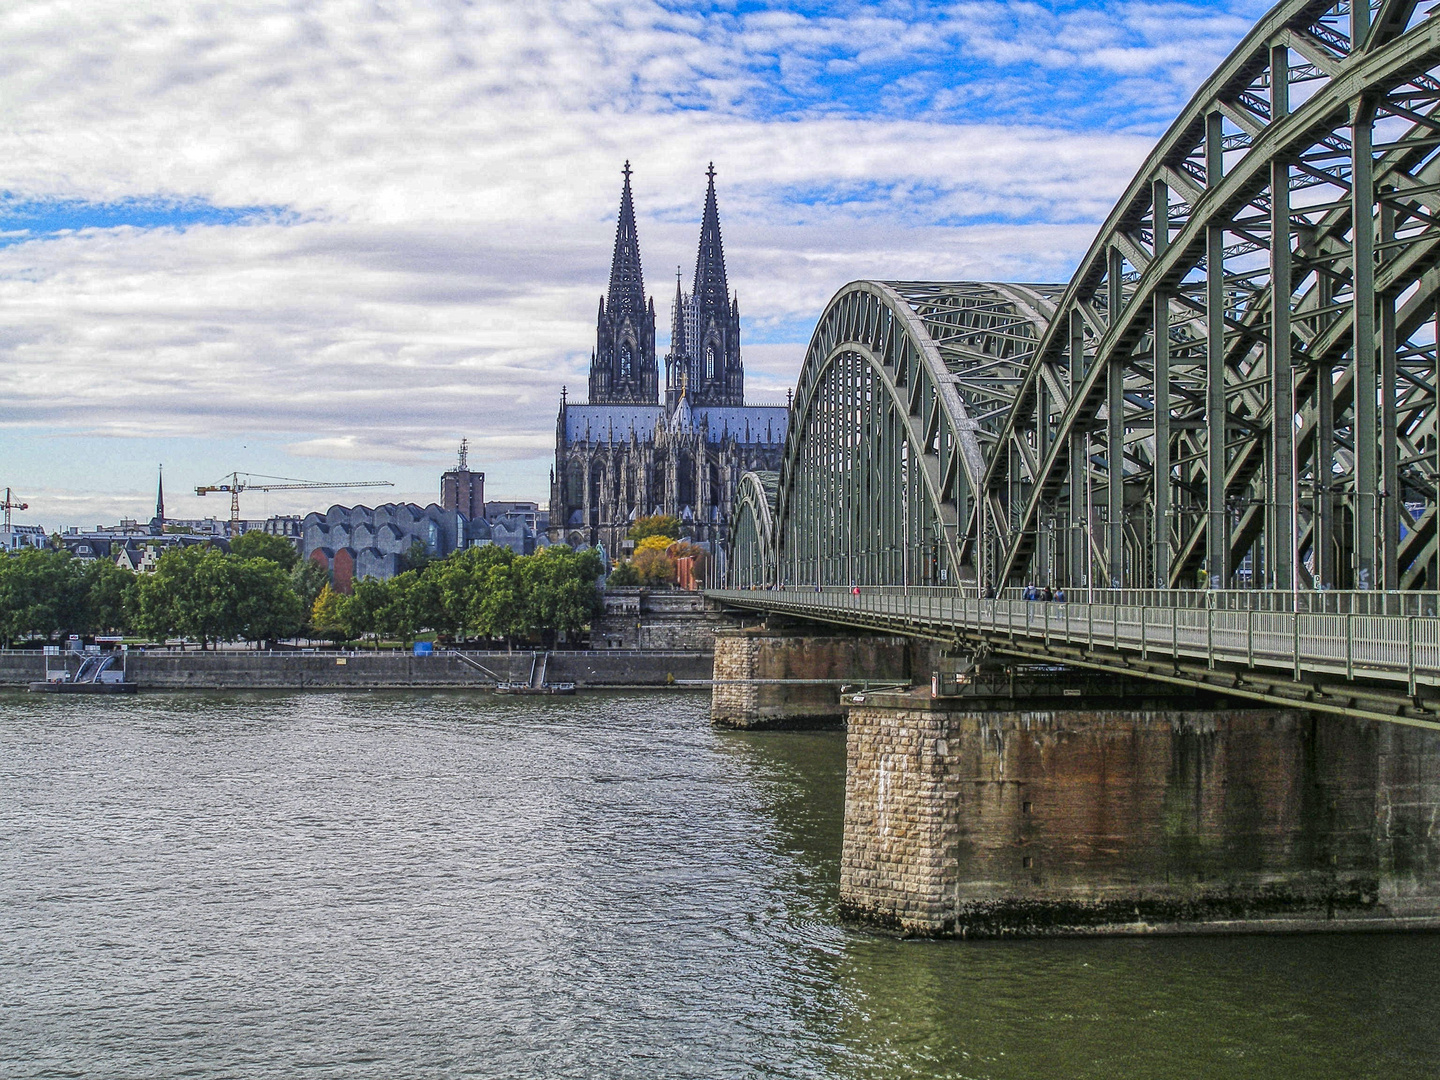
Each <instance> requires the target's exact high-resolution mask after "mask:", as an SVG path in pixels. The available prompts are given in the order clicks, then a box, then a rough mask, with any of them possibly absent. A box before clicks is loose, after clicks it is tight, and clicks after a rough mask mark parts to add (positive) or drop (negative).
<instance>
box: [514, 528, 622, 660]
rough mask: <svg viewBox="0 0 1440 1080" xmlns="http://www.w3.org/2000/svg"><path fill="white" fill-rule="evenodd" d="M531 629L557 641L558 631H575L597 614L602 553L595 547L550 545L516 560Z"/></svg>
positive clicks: (523, 601) (568, 632)
mask: <svg viewBox="0 0 1440 1080" xmlns="http://www.w3.org/2000/svg"><path fill="white" fill-rule="evenodd" d="M516 564H517V569H518V571H519V578H520V591H521V594H522V605H521V606H522V611H523V613H524V625H525V628H526V630H527V631H529V632H532V633H540V634H541V635H542V636H543V637H544V639H545V641H546V642H547V644H548V643H550V642H553V641H554V639H555V637H556V635H558V634H571V633H575V632H577V631H579V630H581V629H583V628H584V627H585V626H587V625H588V624H589V623H590V621H591V620H592V619H593V618H594V617H595V613H596V610H597V609H598V607H599V603H600V592H599V590H598V589H597V588H596V587H595V581H596V579H597V578H599V576H600V572H601V569H602V567H601V564H600V555H599V553H598V552H597V551H595V549H593V548H584V549H582V550H580V551H571V550H570V549H569V548H564V547H560V546H558V545H557V546H555V547H550V548H546V549H545V550H543V551H538V552H536V553H535V554H534V555H526V556H523V557H522V558H519V559H517V560H516Z"/></svg>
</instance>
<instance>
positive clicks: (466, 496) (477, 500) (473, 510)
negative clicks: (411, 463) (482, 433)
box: [440, 439, 485, 518]
mask: <svg viewBox="0 0 1440 1080" xmlns="http://www.w3.org/2000/svg"><path fill="white" fill-rule="evenodd" d="M440 505H441V506H442V507H444V508H445V509H446V510H458V511H459V512H460V513H462V514H464V515H465V516H466V517H467V518H483V517H484V516H485V474H484V473H483V472H471V471H470V440H468V439H461V440H460V456H459V461H458V463H457V464H456V466H455V468H453V469H450V470H449V471H448V472H444V473H441V474H440Z"/></svg>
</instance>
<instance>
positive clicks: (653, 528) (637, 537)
mask: <svg viewBox="0 0 1440 1080" xmlns="http://www.w3.org/2000/svg"><path fill="white" fill-rule="evenodd" d="M628 535H629V537H630V539H631V540H634V541H635V542H636V543H639V542H640V541H641V540H645V539H648V538H649V537H652V536H666V537H669V538H670V539H671V540H677V539H679V537H680V519H679V518H678V517H676V516H675V515H674V514H649V515H647V516H645V517H640V518H636V519H635V524H634V525H631V526H630V532H629V534H628Z"/></svg>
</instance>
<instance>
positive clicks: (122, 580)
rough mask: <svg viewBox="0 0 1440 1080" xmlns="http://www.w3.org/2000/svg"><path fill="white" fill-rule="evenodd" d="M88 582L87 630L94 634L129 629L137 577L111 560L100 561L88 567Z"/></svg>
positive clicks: (85, 574)
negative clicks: (127, 623) (129, 612)
mask: <svg viewBox="0 0 1440 1080" xmlns="http://www.w3.org/2000/svg"><path fill="white" fill-rule="evenodd" d="M84 579H85V628H86V629H87V630H88V631H90V632H91V633H93V634H103V633H113V632H117V631H120V630H123V629H125V626H126V608H127V605H128V602H129V598H130V594H131V592H132V591H133V590H134V588H135V575H134V574H133V573H131V572H130V571H129V570H126V569H125V568H124V567H120V566H116V565H115V564H114V563H112V562H111V561H110V560H108V559H96V560H95V561H94V562H92V563H90V564H89V565H88V566H86V567H85V570H84Z"/></svg>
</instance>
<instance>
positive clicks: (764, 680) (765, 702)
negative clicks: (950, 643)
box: [710, 627, 914, 728]
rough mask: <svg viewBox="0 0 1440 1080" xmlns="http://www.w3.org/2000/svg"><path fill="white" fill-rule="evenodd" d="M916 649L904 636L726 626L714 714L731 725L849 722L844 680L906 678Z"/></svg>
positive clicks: (719, 647)
mask: <svg viewBox="0 0 1440 1080" xmlns="http://www.w3.org/2000/svg"><path fill="white" fill-rule="evenodd" d="M911 653H912V646H911V642H909V641H908V640H907V639H906V638H901V637H876V636H861V635H851V636H839V635H835V636H827V637H817V636H808V635H805V634H803V633H799V632H797V631H793V630H791V631H784V630H768V629H764V628H761V627H754V628H749V629H743V630H740V629H733V630H721V631H720V632H718V633H717V634H716V635H715V674H714V678H715V683H714V687H713V689H712V690H711V697H710V719H711V721H712V722H713V723H715V724H717V725H719V726H721V727H734V728H765V727H801V726H804V727H815V726H832V725H838V724H840V723H842V722H843V721H844V712H845V711H844V708H843V707H842V706H841V704H840V688H841V686H842V685H843V684H844V683H846V682H852V683H854V682H860V681H862V680H866V679H869V680H885V681H895V682H906V683H908V682H909V680H910V678H911V668H912V667H913V666H914V663H913V658H912V655H911Z"/></svg>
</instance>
